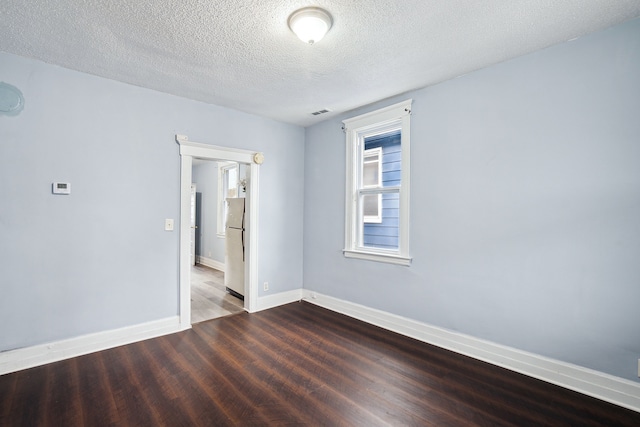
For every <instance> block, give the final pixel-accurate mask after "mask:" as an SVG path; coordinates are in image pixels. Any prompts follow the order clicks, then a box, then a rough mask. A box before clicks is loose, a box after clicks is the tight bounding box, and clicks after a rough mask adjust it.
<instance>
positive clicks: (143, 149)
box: [0, 53, 304, 351]
mask: <svg viewBox="0 0 640 427" xmlns="http://www.w3.org/2000/svg"><path fill="white" fill-rule="evenodd" d="M0 81H4V82H7V83H10V84H13V85H15V86H17V87H18V88H19V89H20V90H21V91H22V93H23V94H24V97H25V108H24V111H23V112H22V113H21V114H20V115H18V116H16V117H0V182H2V183H3V185H0V351H2V350H8V349H12V348H18V347H24V346H29V345H35V344H39V343H44V342H49V341H55V340H60V339H64V338H70V337H75V336H79V335H82V334H87V333H93V332H100V331H105V330H110V329H114V328H119V327H124V326H128V325H134V324H138V323H142V322H147V321H153V320H157V319H162V318H165V317H169V316H175V315H177V313H178V238H179V233H178V232H177V231H174V232H166V231H164V219H165V218H174V219H175V220H176V224H177V223H178V220H179V212H180V210H179V208H180V201H179V181H180V156H179V147H178V145H177V144H176V142H175V140H174V135H175V134H176V133H180V134H185V135H188V136H189V138H190V140H192V141H197V142H203V143H211V144H215V145H222V146H229V147H238V148H246V149H253V150H256V151H263V152H264V153H265V158H266V160H265V163H264V165H263V166H261V171H260V217H259V224H258V225H259V236H260V241H259V248H258V249H259V254H260V258H259V260H258V262H259V267H258V268H259V270H258V280H259V282H260V283H262V282H263V281H269V284H270V291H269V294H273V293H278V292H282V291H287V290H291V289H297V288H300V287H301V286H302V219H303V180H302V179H301V178H300V177H301V176H303V161H304V129H303V128H301V127H297V126H292V125H288V124H283V123H279V122H275V121H273V120H269V119H265V118H261V117H257V116H252V115H248V114H244V113H240V112H237V111H234V110H230V109H226V108H222V107H217V106H212V105H207V104H203V103H200V102H195V101H191V100H187V99H184V98H179V97H175V96H171V95H167V94H164V93H160V92H155V91H151V90H147V89H142V88H138V87H134V86H129V85H126V84H122V83H119V82H115V81H111V80H107V79H102V78H99V77H95V76H91V75H87V74H83V73H78V72H74V71H70V70H67V69H63V68H60V67H56V66H52V65H48V64H45V63H42V62H38V61H34V60H30V59H26V58H21V57H17V56H13V55H9V54H4V53H0ZM53 181H69V182H71V188H72V194H71V195H70V196H54V195H52V194H51V183H52V182H53ZM283 206H286V207H287V212H288V215H287V216H286V217H285V216H283V215H281V214H282V207H283ZM260 289H261V287H260ZM262 293H263V292H262V291H260V294H262Z"/></svg>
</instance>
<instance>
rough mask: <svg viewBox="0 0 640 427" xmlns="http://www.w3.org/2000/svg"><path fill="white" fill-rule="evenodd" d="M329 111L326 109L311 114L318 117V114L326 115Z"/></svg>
mask: <svg viewBox="0 0 640 427" xmlns="http://www.w3.org/2000/svg"><path fill="white" fill-rule="evenodd" d="M329 111H331V110H327V109H326V108H325V109H324V110H318V111H314V112H313V113H311V114H312V115H314V116H319V115H320V114H324V113H328V112H329Z"/></svg>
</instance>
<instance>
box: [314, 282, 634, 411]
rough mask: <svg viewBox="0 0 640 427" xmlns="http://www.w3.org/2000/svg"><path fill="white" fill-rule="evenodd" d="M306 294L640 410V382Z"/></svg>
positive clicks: (335, 308)
mask: <svg viewBox="0 0 640 427" xmlns="http://www.w3.org/2000/svg"><path fill="white" fill-rule="evenodd" d="M303 299H304V300H305V301H308V302H310V303H312V304H316V305H319V306H321V307H324V308H327V309H329V310H333V311H337V312H339V313H342V314H345V315H347V316H350V317H353V318H356V319H359V320H362V321H364V322H367V323H371V324H373V325H376V326H380V327H382V328H384V329H388V330H390V331H393V332H397V333H399V334H402V335H405V336H408V337H411V338H415V339H417V340H420V341H423V342H426V343H429V344H433V345H436V346H438V347H441V348H445V349H447V350H451V351H454V352H456V353H460V354H464V355H465V356H470V357H473V358H474V359H478V360H482V361H484V362H488V363H491V364H493V365H497V366H501V367H503V368H506V369H510V370H512V371H515V372H519V373H521V374H525V375H528V376H530V377H533V378H537V379H540V380H543V381H546V382H549V383H552V384H556V385H559V386H561V387H565V388H568V389H570V390H574V391H577V392H579V393H583V394H586V395H588V396H592V397H596V398H598V399H601V400H604V401H607V402H610V403H613V404H616V405H619V406H622V407H625V408H628V409H631V410H634V411H638V412H640V383H636V382H633V381H630V380H627V379H624V378H619V377H616V376H613V375H609V374H606V373H604V372H599V371H595V370H592V369H588V368H584V367H582V366H578V365H573V364H571V363H566V362H562V361H559V360H555V359H551V358H548V357H544V356H540V355H537V354H534V353H529V352H526V351H522V350H518V349H515V348H512V347H507V346H504V345H500V344H496V343H493V342H491V341H486V340H483V339H480V338H476V337H472V336H470V335H465V334H461V333H459V332H455V331H450V330H447V329H444V328H440V327H437V326H433V325H429V324H426V323H422V322H418V321H416V320H412V319H408V318H406V317H401V316H397V315H395V314H391V313H388V312H385V311H381V310H376V309H373V308H369V307H366V306H363V305H360V304H355V303H352V302H349V301H344V300H341V299H337V298H333V297H330V296H327V295H322V294H319V293H316V292H313V291H310V290H308V289H304V290H303Z"/></svg>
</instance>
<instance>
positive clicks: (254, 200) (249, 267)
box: [176, 135, 260, 330]
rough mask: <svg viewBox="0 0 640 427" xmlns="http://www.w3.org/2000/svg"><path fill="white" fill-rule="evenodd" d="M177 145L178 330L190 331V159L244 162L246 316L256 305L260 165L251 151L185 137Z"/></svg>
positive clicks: (182, 136) (177, 136)
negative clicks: (246, 216) (178, 197)
mask: <svg viewBox="0 0 640 427" xmlns="http://www.w3.org/2000/svg"><path fill="white" fill-rule="evenodd" d="M176 142H177V143H178V144H179V145H180V313H179V316H180V328H181V329H183V330H184V329H189V328H191V265H190V262H189V261H190V245H191V241H190V235H191V224H190V222H191V221H190V216H191V178H192V176H191V175H192V170H191V168H192V166H193V159H194V157H195V158H198V159H205V160H220V161H233V162H238V163H247V164H248V165H249V167H248V168H247V172H248V176H247V183H248V185H247V193H246V199H247V200H246V203H247V207H246V211H247V212H248V214H249V217H248V218H246V219H248V222H246V223H245V233H246V234H245V236H246V238H247V244H246V248H247V249H248V250H247V251H246V252H245V266H244V272H245V274H244V277H245V279H244V291H245V292H244V309H245V310H246V311H248V312H250V313H252V312H254V311H256V309H257V306H258V195H259V191H258V189H259V183H260V180H259V177H260V165H258V164H256V163H254V161H253V159H254V155H255V154H256V152H255V151H249V150H240V149H236V148H228V147H219V146H215V145H209V144H200V143H197V142H191V141H188V138H187V137H186V136H185V135H176Z"/></svg>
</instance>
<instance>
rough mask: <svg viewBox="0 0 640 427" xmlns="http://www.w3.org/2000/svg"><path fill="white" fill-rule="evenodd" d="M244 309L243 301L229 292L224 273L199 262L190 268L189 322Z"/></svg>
mask: <svg viewBox="0 0 640 427" xmlns="http://www.w3.org/2000/svg"><path fill="white" fill-rule="evenodd" d="M243 311H244V301H242V300H241V299H240V298H236V297H234V296H233V295H231V294H229V293H228V292H227V290H226V288H225V286H224V273H223V272H222V271H220V270H215V269H213V268H210V267H206V266H204V265H201V264H197V265H195V266H193V267H192V268H191V323H192V324H193V323H200V322H204V321H205V320H211V319H217V318H218V317H223V316H228V315H230V314H236V313H241V312H243Z"/></svg>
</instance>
